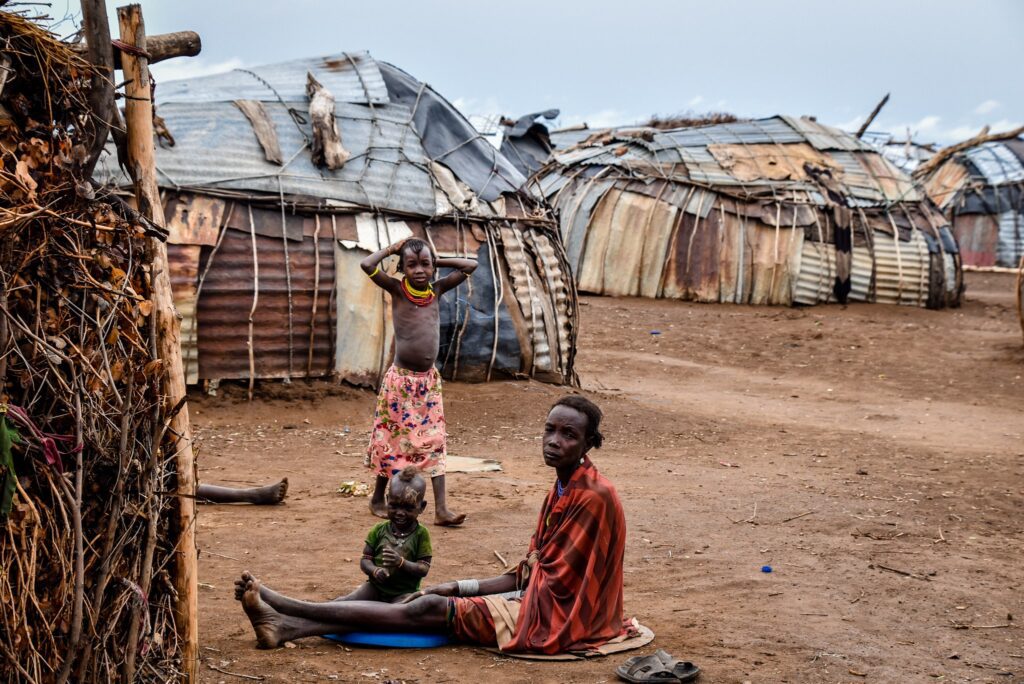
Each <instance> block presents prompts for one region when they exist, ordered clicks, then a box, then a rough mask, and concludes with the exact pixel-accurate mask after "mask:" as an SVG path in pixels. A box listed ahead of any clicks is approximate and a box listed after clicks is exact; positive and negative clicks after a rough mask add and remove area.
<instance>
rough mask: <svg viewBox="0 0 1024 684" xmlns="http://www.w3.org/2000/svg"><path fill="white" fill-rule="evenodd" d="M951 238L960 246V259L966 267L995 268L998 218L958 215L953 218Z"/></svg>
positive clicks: (979, 215) (991, 215) (983, 215)
mask: <svg viewBox="0 0 1024 684" xmlns="http://www.w3.org/2000/svg"><path fill="white" fill-rule="evenodd" d="M953 236H954V237H956V241H957V243H958V244H959V245H960V257H961V258H962V259H963V263H964V264H965V265H968V266H995V265H996V247H997V245H998V243H999V216H998V215H996V214H958V215H956V216H954V217H953Z"/></svg>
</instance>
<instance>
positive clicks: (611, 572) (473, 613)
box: [235, 395, 626, 654]
mask: <svg viewBox="0 0 1024 684" xmlns="http://www.w3.org/2000/svg"><path fill="white" fill-rule="evenodd" d="M600 425H601V410H600V409H599V408H598V407H597V406H596V405H594V404H593V403H592V402H591V401H590V400H588V399H585V398H583V397H581V396H578V395H570V396H566V397H563V398H562V399H559V400H558V401H557V402H555V405H554V406H553V407H552V408H551V411H550V412H549V413H548V417H547V422H546V423H545V425H544V439H543V453H544V463H545V464H546V465H548V466H549V467H552V468H554V469H555V472H556V474H557V479H556V480H555V483H554V486H552V488H551V491H550V492H549V493H548V495H547V498H546V499H545V500H544V506H543V508H542V509H541V513H540V517H539V519H538V521H537V529H536V531H535V532H534V534H533V538H532V539H531V540H530V550H529V553H528V554H527V557H526V559H525V560H524V561H522V562H521V563H519V565H518V566H517V567H516V568H515V569H514V570H512V571H510V572H508V573H506V574H504V575H499V576H498V577H493V578H491V579H485V580H460V581H458V582H448V583H445V584H439V585H436V586H434V587H429V588H427V589H424V590H423V591H420V592H416V593H415V594H412V595H411V596H410V597H408V599H407V600H406V601H405V602H404V603H390V604H389V603H378V602H372V601H331V602H327V603H314V602H308V601H300V600H297V599H292V598H288V597H286V596H283V595H281V594H278V593H276V592H274V591H272V590H270V589H269V588H267V587H264V586H261V584H260V582H259V580H257V579H256V578H255V577H253V576H252V575H251V574H249V573H244V574H243V575H242V578H241V579H240V580H238V581H237V582H236V583H235V584H236V588H235V597H236V598H237V599H238V600H240V601H241V602H242V606H243V608H244V609H245V613H246V615H247V616H248V617H249V620H250V622H252V627H253V630H254V631H255V632H256V639H257V642H258V644H259V646H260V648H275V647H277V646H280V645H281V644H282V643H284V642H285V641H290V640H292V639H298V638H300V637H307V636H318V635H324V634H337V633H344V632H350V631H356V630H360V631H365V630H375V631H381V632H410V631H415V632H435V633H440V632H444V631H448V632H450V633H451V634H452V635H453V636H454V637H455V638H457V639H459V640H460V641H464V642H467V643H474V644H480V645H483V646H498V647H499V648H501V649H502V650H504V651H509V652H523V653H544V654H554V653H564V652H568V651H582V650H587V649H591V648H596V647H598V646H601V645H602V644H604V643H606V642H607V641H610V640H611V639H614V638H615V637H617V636H619V635H620V634H622V633H623V631H624V630H623V621H622V561H623V554H624V551H625V545H626V519H625V516H624V515H623V512H622V504H621V503H620V502H619V497H618V494H616V492H615V488H614V487H613V486H612V484H611V483H610V482H609V481H608V480H606V479H605V478H604V477H602V476H601V475H600V474H599V473H598V472H597V468H595V467H594V464H593V463H591V461H590V459H589V458H588V456H587V453H588V452H589V451H590V449H591V448H597V447H600V446H601V441H602V435H601V432H600Z"/></svg>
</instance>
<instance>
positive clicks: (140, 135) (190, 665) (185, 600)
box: [117, 4, 199, 682]
mask: <svg viewBox="0 0 1024 684" xmlns="http://www.w3.org/2000/svg"><path fill="white" fill-rule="evenodd" d="M117 19H118V25H119V26H120V30H121V42H122V43H125V44H126V45H129V46H132V47H136V48H139V50H141V51H143V52H144V51H145V49H146V28H145V24H144V23H143V20H142V8H141V7H140V6H139V5H137V4H133V5H127V6H125V7H118V8H117ZM121 64H122V67H123V70H124V80H125V95H126V104H125V123H126V126H127V128H128V170H129V171H130V173H131V175H132V179H133V180H134V181H135V199H136V202H137V203H138V208H139V212H140V213H141V214H142V215H143V216H146V217H147V218H149V219H150V220H151V221H153V222H154V223H157V224H158V225H160V226H163V225H164V210H163V205H162V204H161V203H160V193H159V190H158V189H157V183H156V162H155V158H154V145H153V102H152V100H151V99H150V90H151V89H150V79H149V65H148V63H147V60H146V58H145V57H142V56H139V55H137V54H131V53H130V52H128V51H123V52H122V55H121ZM148 239H149V241H150V244H149V249H150V251H151V253H152V255H153V259H152V264H151V266H150V267H151V268H152V288H153V314H152V315H153V316H154V320H153V324H154V325H155V326H156V333H157V348H158V350H159V353H160V358H161V359H163V362H164V372H165V378H164V388H165V397H164V408H165V410H167V411H170V410H171V409H172V408H173V407H175V406H177V404H178V403H179V402H180V401H181V400H182V399H184V397H185V374H184V369H183V366H182V359H181V325H180V320H179V317H178V313H177V311H175V309H174V300H173V298H172V295H171V279H170V273H169V270H168V264H167V245H165V244H164V243H163V242H160V241H159V240H157V239H155V238H148ZM169 434H171V435H172V439H174V437H175V436H176V437H177V439H176V441H175V448H176V453H175V463H176V465H177V471H178V472H177V475H178V497H177V506H178V516H179V518H178V522H179V525H178V528H179V530H178V531H179V537H178V543H177V548H176V558H175V568H176V572H175V574H174V588H175V590H176V591H177V592H178V602H177V606H176V613H177V615H176V620H177V628H178V635H179V638H180V640H181V657H182V668H183V670H184V673H185V681H187V682H194V681H196V668H197V665H198V653H199V621H198V617H199V616H198V607H197V599H198V577H197V567H196V566H197V554H196V538H195V498H194V497H195V493H196V479H195V457H194V455H193V453H192V430H191V428H190V426H189V416H188V405H187V404H185V405H183V406H182V408H181V410H180V411H178V413H177V414H175V415H174V416H173V418H172V419H171V423H170V431H169Z"/></svg>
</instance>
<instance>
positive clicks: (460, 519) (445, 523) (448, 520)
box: [434, 508, 466, 527]
mask: <svg viewBox="0 0 1024 684" xmlns="http://www.w3.org/2000/svg"><path fill="white" fill-rule="evenodd" d="M465 521H466V514H465V513H452V512H451V511H449V510H448V509H447V508H438V509H435V510H434V524H435V525H440V526H441V527H455V526H456V525H461V524H462V523H464V522H465Z"/></svg>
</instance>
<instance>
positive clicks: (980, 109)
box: [974, 100, 999, 114]
mask: <svg viewBox="0 0 1024 684" xmlns="http://www.w3.org/2000/svg"><path fill="white" fill-rule="evenodd" d="M997 107H999V100H985V101H984V102H982V103H981V104H980V105H978V106H977V107H975V108H974V113H975V114H988V113H989V112H991V111H993V110H994V109H996V108H997Z"/></svg>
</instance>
